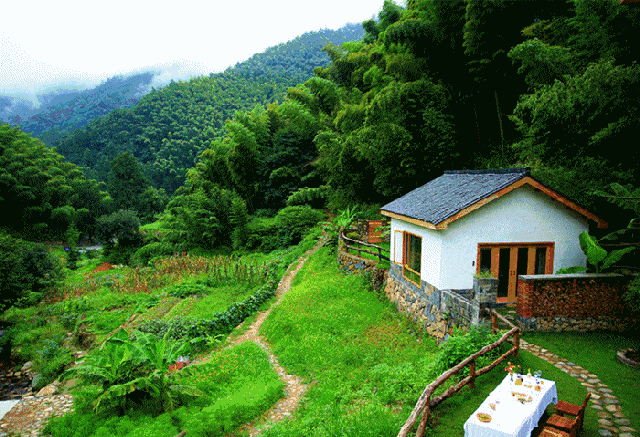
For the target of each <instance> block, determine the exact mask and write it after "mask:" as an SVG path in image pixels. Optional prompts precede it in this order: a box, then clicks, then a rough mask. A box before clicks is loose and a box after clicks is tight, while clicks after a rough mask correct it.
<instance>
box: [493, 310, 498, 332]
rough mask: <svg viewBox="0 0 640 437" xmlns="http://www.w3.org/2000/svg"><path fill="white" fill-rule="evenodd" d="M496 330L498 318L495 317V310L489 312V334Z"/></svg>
mask: <svg viewBox="0 0 640 437" xmlns="http://www.w3.org/2000/svg"><path fill="white" fill-rule="evenodd" d="M497 330H498V316H497V315H496V312H495V310H492V311H491V333H492V334H495V333H496V331H497Z"/></svg>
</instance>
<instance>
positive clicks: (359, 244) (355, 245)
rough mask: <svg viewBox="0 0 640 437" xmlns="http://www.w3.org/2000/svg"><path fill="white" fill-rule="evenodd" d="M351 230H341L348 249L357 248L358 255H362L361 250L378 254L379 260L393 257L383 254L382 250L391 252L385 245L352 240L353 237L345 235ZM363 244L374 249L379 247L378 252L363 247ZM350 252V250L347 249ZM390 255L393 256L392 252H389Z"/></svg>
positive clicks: (389, 259) (388, 259)
mask: <svg viewBox="0 0 640 437" xmlns="http://www.w3.org/2000/svg"><path fill="white" fill-rule="evenodd" d="M349 231H351V230H349V229H345V230H344V231H342V232H340V238H341V239H342V240H343V241H344V242H345V243H344V247H346V248H347V249H351V250H355V251H357V252H358V256H360V252H365V253H369V254H371V255H374V256H377V257H378V260H380V261H382V260H385V261H391V258H389V257H387V256H384V255H383V254H382V251H385V252H389V250H388V249H385V248H384V247H380V246H376V245H375V244H371V243H365V242H364V241H359V240H352V239H351V238H348V237H347V236H345V235H344V233H345V232H349ZM347 242H350V243H353V245H349V244H347ZM362 246H365V247H372V248H374V249H377V250H378V251H377V252H373V251H371V250H367V249H363V248H362ZM347 252H348V250H347ZM389 256H391V252H389Z"/></svg>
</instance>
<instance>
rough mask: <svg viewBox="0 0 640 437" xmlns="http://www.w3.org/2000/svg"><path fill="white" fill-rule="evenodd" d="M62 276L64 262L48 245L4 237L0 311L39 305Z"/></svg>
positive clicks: (0, 243)
mask: <svg viewBox="0 0 640 437" xmlns="http://www.w3.org/2000/svg"><path fill="white" fill-rule="evenodd" d="M62 277H63V273H62V266H61V265H60V262H59V261H58V260H57V259H56V258H54V257H53V256H51V255H50V254H49V252H48V251H47V249H46V248H45V247H44V246H41V245H37V244H31V243H29V242H26V241H22V240H18V239H15V238H13V237H10V236H8V235H3V234H0V289H1V290H2V294H1V296H0V310H4V309H6V308H7V307H9V306H11V305H18V306H22V307H24V306H29V305H33V304H35V303H37V302H38V301H40V300H41V299H42V298H43V297H44V294H45V293H46V292H47V291H49V290H52V289H53V288H54V287H55V286H56V285H58V284H59V282H60V281H61V280H62Z"/></svg>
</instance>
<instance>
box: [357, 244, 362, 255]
mask: <svg viewBox="0 0 640 437" xmlns="http://www.w3.org/2000/svg"><path fill="white" fill-rule="evenodd" d="M360 249H362V244H361V243H360V240H358V258H360Z"/></svg>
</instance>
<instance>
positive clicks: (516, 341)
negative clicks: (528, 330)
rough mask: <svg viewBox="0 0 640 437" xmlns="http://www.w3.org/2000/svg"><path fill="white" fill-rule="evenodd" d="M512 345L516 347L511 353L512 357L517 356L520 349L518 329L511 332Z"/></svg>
mask: <svg viewBox="0 0 640 437" xmlns="http://www.w3.org/2000/svg"><path fill="white" fill-rule="evenodd" d="M513 345H514V346H515V347H516V352H515V353H514V354H513V356H514V357H517V356H518V351H519V350H520V331H519V330H518V331H516V332H515V333H514V334H513Z"/></svg>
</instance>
